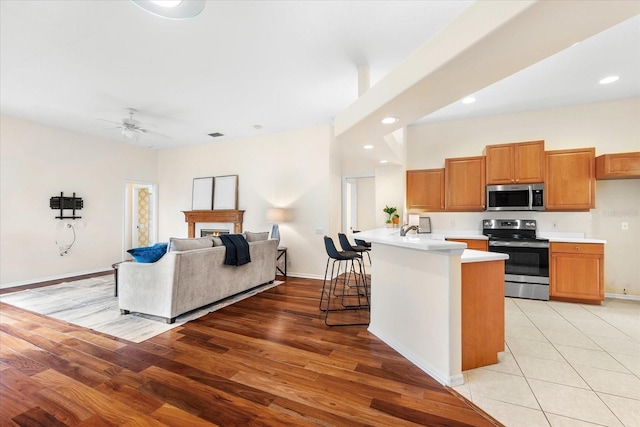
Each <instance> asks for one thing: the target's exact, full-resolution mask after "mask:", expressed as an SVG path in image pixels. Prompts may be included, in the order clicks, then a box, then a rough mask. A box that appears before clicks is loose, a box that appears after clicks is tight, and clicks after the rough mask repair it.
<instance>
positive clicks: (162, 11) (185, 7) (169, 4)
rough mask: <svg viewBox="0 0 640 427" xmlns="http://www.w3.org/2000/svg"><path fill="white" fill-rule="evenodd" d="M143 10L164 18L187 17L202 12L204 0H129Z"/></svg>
mask: <svg viewBox="0 0 640 427" xmlns="http://www.w3.org/2000/svg"><path fill="white" fill-rule="evenodd" d="M130 1H131V2H132V3H134V4H135V5H136V6H138V7H140V8H142V9H144V10H145V11H147V12H149V13H151V14H153V15H156V16H159V17H161V18H166V19H189V18H194V17H196V16H198V15H199V14H200V12H202V10H203V9H204V6H205V4H206V1H205V0H189V1H183V0H180V1H172V0H166V1H163V0H130Z"/></svg>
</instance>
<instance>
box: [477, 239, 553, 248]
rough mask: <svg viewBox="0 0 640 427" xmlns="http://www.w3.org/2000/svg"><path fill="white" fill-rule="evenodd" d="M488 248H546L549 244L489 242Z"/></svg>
mask: <svg viewBox="0 0 640 427" xmlns="http://www.w3.org/2000/svg"><path fill="white" fill-rule="evenodd" d="M489 247H511V248H548V247H549V242H511V241H509V242H501V241H496V240H491V241H489Z"/></svg>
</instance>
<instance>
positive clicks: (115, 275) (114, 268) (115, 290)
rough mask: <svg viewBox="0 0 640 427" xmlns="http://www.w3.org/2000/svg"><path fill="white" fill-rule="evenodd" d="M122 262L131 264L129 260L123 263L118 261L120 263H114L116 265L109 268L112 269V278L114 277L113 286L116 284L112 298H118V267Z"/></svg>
mask: <svg viewBox="0 0 640 427" xmlns="http://www.w3.org/2000/svg"><path fill="white" fill-rule="evenodd" d="M123 262H131V260H130V259H128V260H124V261H120V262H116V263H113V264H111V268H113V276H114V277H115V284H116V286H115V289H114V291H113V296H114V297H117V296H118V267H119V266H120V264H122V263H123Z"/></svg>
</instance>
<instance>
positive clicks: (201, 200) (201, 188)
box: [191, 176, 214, 211]
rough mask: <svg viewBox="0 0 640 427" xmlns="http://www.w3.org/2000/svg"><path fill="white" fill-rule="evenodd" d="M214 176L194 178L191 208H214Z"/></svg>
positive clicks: (197, 209) (196, 209)
mask: <svg viewBox="0 0 640 427" xmlns="http://www.w3.org/2000/svg"><path fill="white" fill-rule="evenodd" d="M213 191H214V177H212V176H208V177H205V178H193V190H192V194H191V210H194V211H199V210H211V209H213Z"/></svg>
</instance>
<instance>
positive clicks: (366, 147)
mask: <svg viewBox="0 0 640 427" xmlns="http://www.w3.org/2000/svg"><path fill="white" fill-rule="evenodd" d="M362 148H364V149H365V150H371V149H372V148H373V145H365V146H364V147H362Z"/></svg>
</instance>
